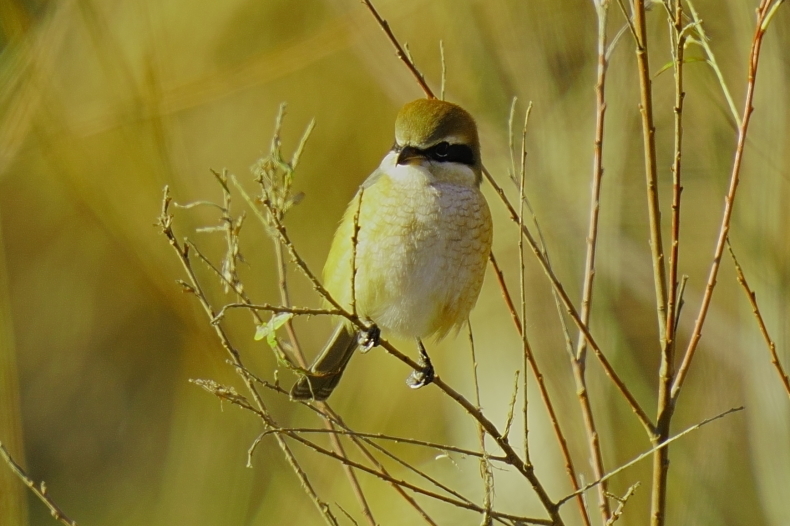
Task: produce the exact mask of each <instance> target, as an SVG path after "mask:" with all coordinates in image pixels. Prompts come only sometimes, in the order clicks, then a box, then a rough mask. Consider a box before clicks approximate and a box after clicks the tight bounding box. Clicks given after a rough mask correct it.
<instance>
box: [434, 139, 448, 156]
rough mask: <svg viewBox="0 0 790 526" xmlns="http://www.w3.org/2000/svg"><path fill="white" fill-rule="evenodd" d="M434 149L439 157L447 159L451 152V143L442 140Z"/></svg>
mask: <svg viewBox="0 0 790 526" xmlns="http://www.w3.org/2000/svg"><path fill="white" fill-rule="evenodd" d="M433 151H434V153H435V154H436V157H438V158H439V159H446V158H447V156H448V155H449V154H450V144H449V143H446V142H440V143H439V144H437V145H436V146H434V147H433Z"/></svg>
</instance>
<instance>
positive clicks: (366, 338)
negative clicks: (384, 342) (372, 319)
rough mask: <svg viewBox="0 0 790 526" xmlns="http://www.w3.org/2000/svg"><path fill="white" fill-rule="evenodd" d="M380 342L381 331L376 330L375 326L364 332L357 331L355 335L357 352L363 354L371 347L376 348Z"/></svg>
mask: <svg viewBox="0 0 790 526" xmlns="http://www.w3.org/2000/svg"><path fill="white" fill-rule="evenodd" d="M380 340H381V329H379V328H378V326H376V325H371V327H370V328H369V329H368V330H366V331H359V333H358V334H357V343H358V344H359V348H360V349H359V350H360V352H362V353H363V354H364V353H366V352H368V351H369V350H371V349H372V348H373V347H377V346H378V344H379V341H380Z"/></svg>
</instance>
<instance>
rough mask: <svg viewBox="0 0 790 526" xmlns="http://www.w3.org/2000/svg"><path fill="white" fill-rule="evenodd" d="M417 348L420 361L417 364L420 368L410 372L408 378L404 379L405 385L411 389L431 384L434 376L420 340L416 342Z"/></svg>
mask: <svg viewBox="0 0 790 526" xmlns="http://www.w3.org/2000/svg"><path fill="white" fill-rule="evenodd" d="M417 346H418V348H419V350H420V359H419V362H418V363H419V364H420V368H419V369H415V370H414V371H412V372H411V374H410V375H409V377H408V378H406V385H408V386H409V387H411V388H412V389H419V388H420V387H425V386H426V385H428V384H429V383H431V382H433V379H434V378H435V376H436V374H435V372H434V369H433V364H432V363H431V358H430V357H429V356H428V353H427V352H426V351H425V347H424V346H423V344H422V342H421V341H420V340H417Z"/></svg>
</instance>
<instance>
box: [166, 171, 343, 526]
mask: <svg viewBox="0 0 790 526" xmlns="http://www.w3.org/2000/svg"><path fill="white" fill-rule="evenodd" d="M170 202H171V199H170V193H169V189H168V187H167V186H165V189H164V196H163V199H162V211H161V214H160V216H159V227H160V228H161V229H162V233H163V234H164V235H165V237H166V238H167V240H168V242H169V243H170V246H171V247H173V250H174V251H175V252H176V254H177V255H178V259H179V261H181V266H182V267H183V269H184V271H185V272H186V274H187V276H188V277H189V281H190V287H191V289H192V292H193V293H194V295H195V297H196V298H197V299H198V301H199V302H200V305H201V306H202V307H203V310H204V311H205V312H206V314H207V315H208V317H209V319H210V320H213V319H214V318H215V317H216V314H215V312H214V309H213V307H212V306H211V304H210V303H209V301H208V299H207V298H206V295H205V294H204V292H203V289H202V287H201V285H200V282H199V281H198V279H197V276H195V272H194V270H193V269H192V263H191V261H190V258H189V245H186V244H184V245H182V244H181V243H180V242H179V241H178V239H177V238H176V236H175V233H174V232H173V228H172V223H173V216H171V215H170V212H169V210H168V208H169V205H170ZM213 327H214V332H216V334H217V336H218V337H219V340H220V342H221V344H222V346H223V347H224V348H225V350H226V351H227V353H228V355H229V356H230V359H231V360H232V361H233V363H234V364H236V365H237V368H236V370H237V371H244V370H245V368H244V364H243V361H242V359H241V356H240V354H239V352H238V351H237V350H236V348H235V347H234V346H233V345H232V344H231V342H230V339H229V338H228V336H227V334H226V333H225V329H224V328H223V327H222V325H221V324H220V323H217V324H214V325H213ZM239 375H240V377H241V378H242V380H243V381H244V384H245V385H246V387H247V389H248V391H249V392H250V394H251V395H252V397H253V399H254V401H255V405H256V406H257V408H258V411H260V416H261V419H262V421H263V423H264V425H267V426H271V427H276V426H273V425H272V424H273V421H272V420H271V417H270V416H269V415H268V412H267V410H266V405H265V404H264V402H263V399H262V398H261V396H260V393H258V390H257V389H256V388H255V385H254V384H253V380H252V379H251V378H250V377H249V376H247V375H246V374H243V372H239ZM277 443H278V445H279V447H280V449H281V450H282V452H283V455H284V456H285V459H286V461H287V462H288V464H289V465H290V466H291V468H292V469H293V471H294V473H295V474H296V476H297V478H298V479H299V482H300V484H301V485H302V488H304V490H305V493H307V495H308V497H309V498H310V500H311V501H312V502H313V504H314V505H315V507H316V509H317V510H318V511H319V513H320V514H321V516H322V517H323V519H324V521H325V522H326V523H327V524H330V525H333V526H338V522H337V519H336V518H335V516H334V515H333V514H332V511H331V510H330V509H329V506H328V505H327V504H326V503H325V502H323V501H322V500H321V499H320V498H319V497H318V494H317V493H316V492H315V489H314V488H313V486H312V484H311V483H310V481H309V479H308V478H307V474H306V473H305V472H304V470H303V469H302V468H301V466H300V465H299V463H298V461H297V460H296V457H295V456H294V455H293V452H292V451H291V449H290V447H289V446H288V444H287V443H286V442H285V440H284V439H283V438H281V437H277Z"/></svg>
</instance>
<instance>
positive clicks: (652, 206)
mask: <svg viewBox="0 0 790 526" xmlns="http://www.w3.org/2000/svg"><path fill="white" fill-rule="evenodd" d="M633 12H634V29H635V31H636V35H635V36H636V59H637V72H638V74H639V88H640V89H639V95H640V105H639V111H640V113H641V114H642V139H643V143H644V157H645V180H646V188H647V210H648V217H649V219H650V252H651V256H652V261H653V282H654V285H655V289H656V312H657V313H658V333H659V335H660V338H661V348H662V349H663V348H664V346H665V345H666V342H665V338H666V327H665V325H666V318H667V275H666V269H665V261H664V242H663V238H662V235H661V206H660V204H659V200H658V170H657V168H656V137H655V135H656V128H655V124H654V123H653V88H652V80H651V73H650V60H649V56H648V47H647V24H646V16H645V0H634V2H633Z"/></svg>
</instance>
